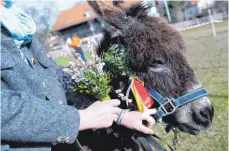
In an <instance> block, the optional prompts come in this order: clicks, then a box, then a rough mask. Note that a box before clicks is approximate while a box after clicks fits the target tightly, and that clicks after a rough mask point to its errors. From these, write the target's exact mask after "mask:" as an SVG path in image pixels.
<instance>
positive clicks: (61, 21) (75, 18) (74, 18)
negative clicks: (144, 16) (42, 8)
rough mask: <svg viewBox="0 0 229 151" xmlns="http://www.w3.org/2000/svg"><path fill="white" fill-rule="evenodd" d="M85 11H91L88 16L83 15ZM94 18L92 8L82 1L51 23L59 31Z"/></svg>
mask: <svg viewBox="0 0 229 151" xmlns="http://www.w3.org/2000/svg"><path fill="white" fill-rule="evenodd" d="M106 2H107V3H112V1H111V0H106ZM135 2H136V1H125V2H124V4H123V5H124V6H130V5H131V4H133V3H135ZM86 11H89V12H90V13H91V16H90V17H87V16H86V15H85V12H86ZM94 18H96V14H95V13H94V11H93V9H92V8H91V7H90V6H89V5H88V3H83V4H80V5H77V6H75V7H73V8H70V9H68V10H65V11H63V12H61V13H60V15H59V16H58V18H57V20H56V23H55V24H54V25H53V30H54V31H59V30H61V29H65V28H68V27H71V26H73V25H77V24H80V23H83V22H86V21H89V20H92V19H94Z"/></svg>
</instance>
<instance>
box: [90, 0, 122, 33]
mask: <svg viewBox="0 0 229 151" xmlns="http://www.w3.org/2000/svg"><path fill="white" fill-rule="evenodd" d="M87 2H88V4H89V5H90V6H91V7H92V8H93V9H94V11H95V12H96V13H97V14H98V15H99V16H100V17H101V18H102V19H103V20H105V22H107V23H108V24H110V25H112V26H114V27H116V28H117V29H120V30H121V28H122V27H123V25H125V24H126V22H125V21H126V13H125V11H124V10H122V9H120V8H118V7H115V6H113V5H112V4H107V3H104V2H102V1H87Z"/></svg>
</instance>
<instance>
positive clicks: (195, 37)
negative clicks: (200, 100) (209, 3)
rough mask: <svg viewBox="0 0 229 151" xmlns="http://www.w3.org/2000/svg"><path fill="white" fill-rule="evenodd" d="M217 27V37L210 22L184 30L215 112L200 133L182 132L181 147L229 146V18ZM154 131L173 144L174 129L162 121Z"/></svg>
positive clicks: (211, 149) (188, 150)
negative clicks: (164, 127) (167, 131)
mask: <svg viewBox="0 0 229 151" xmlns="http://www.w3.org/2000/svg"><path fill="white" fill-rule="evenodd" d="M216 30H217V37H216V38H213V37H212V31H211V26H210V25H207V26H203V27H200V28H196V29H191V30H187V31H183V32H182V33H181V34H182V36H183V37H184V39H185V42H186V47H187V52H186V56H187V58H188V61H189V63H190V65H191V66H192V68H193V69H194V71H195V73H196V75H197V77H198V78H199V80H200V81H201V83H202V84H203V86H204V87H205V88H206V89H207V91H208V93H209V98H210V100H211V102H212V104H213V106H214V109H215V116H214V119H213V125H212V127H211V128H210V129H209V130H208V131H206V132H202V133H200V134H199V135H198V136H191V135H188V134H185V133H180V134H179V137H178V140H179V142H178V145H177V150H178V151H227V150H228V22H223V23H217V24H216ZM154 131H155V132H156V133H158V134H159V135H160V136H162V137H163V138H164V139H166V140H170V141H169V142H170V144H172V141H171V140H172V138H173V133H171V134H166V133H165V132H164V129H163V127H161V126H160V125H157V126H156V127H155V128H154Z"/></svg>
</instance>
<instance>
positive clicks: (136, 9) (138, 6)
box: [126, 2, 152, 18]
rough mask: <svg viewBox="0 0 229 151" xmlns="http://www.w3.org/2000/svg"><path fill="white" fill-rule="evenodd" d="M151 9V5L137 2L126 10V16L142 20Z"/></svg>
mask: <svg viewBox="0 0 229 151" xmlns="http://www.w3.org/2000/svg"><path fill="white" fill-rule="evenodd" d="M151 7H152V3H150V2H147V3H143V2H138V3H135V4H133V5H132V6H131V7H129V8H127V9H126V14H127V16H131V17H136V18H144V17H146V16H147V14H148V11H149V9H150V8H151Z"/></svg>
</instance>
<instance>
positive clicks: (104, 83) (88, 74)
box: [66, 45, 127, 101]
mask: <svg viewBox="0 0 229 151" xmlns="http://www.w3.org/2000/svg"><path fill="white" fill-rule="evenodd" d="M90 52H91V56H92V60H90V61H88V62H84V61H83V60H82V59H81V57H80V54H78V53H73V56H74V60H73V61H70V62H69V68H68V69H67V70H66V71H67V72H68V73H69V74H71V76H72V79H73V80H75V81H76V83H77V85H76V87H75V89H74V90H75V91H78V92H80V93H87V94H89V95H91V96H94V97H96V98H97V99H100V100H102V101H105V100H109V99H110V97H109V93H110V90H111V87H110V86H109V82H110V80H111V79H115V78H116V77H117V76H119V75H127V73H126V70H125V62H126V61H125V49H124V47H123V46H118V45H111V47H110V48H109V50H108V51H107V52H105V53H104V55H103V57H101V58H99V57H98V56H97V55H95V54H94V53H93V51H90Z"/></svg>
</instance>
